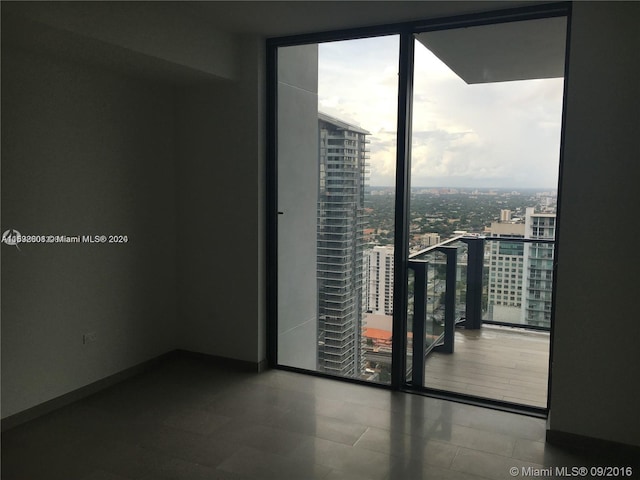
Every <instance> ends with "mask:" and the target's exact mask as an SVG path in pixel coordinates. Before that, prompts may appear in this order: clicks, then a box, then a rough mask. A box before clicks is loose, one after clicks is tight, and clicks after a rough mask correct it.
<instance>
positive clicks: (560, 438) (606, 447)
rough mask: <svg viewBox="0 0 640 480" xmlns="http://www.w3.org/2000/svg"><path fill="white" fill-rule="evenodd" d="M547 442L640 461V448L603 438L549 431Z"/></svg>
mask: <svg viewBox="0 0 640 480" xmlns="http://www.w3.org/2000/svg"><path fill="white" fill-rule="evenodd" d="M546 439H547V442H548V443H550V444H552V445H558V446H566V447H573V448H579V449H581V450H592V451H598V452H607V451H611V452H614V451H615V452H618V453H620V454H623V455H625V456H629V458H638V459H640V446H636V445H629V444H627V443H620V442H614V441H611V440H603V439H601V438H595V437H588V436H586V435H578V434H576V433H568V432H561V431H558V430H547V434H546Z"/></svg>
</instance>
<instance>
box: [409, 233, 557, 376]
mask: <svg viewBox="0 0 640 480" xmlns="http://www.w3.org/2000/svg"><path fill="white" fill-rule="evenodd" d="M553 246H554V240H542V239H525V238H504V237H470V236H458V237H454V238H452V239H450V240H447V241H445V242H442V243H440V244H438V245H435V246H432V247H429V248H427V249H425V250H421V251H420V252H417V253H415V254H414V255H412V256H411V257H410V258H409V269H410V275H409V311H408V322H409V324H408V326H407V327H408V328H407V330H408V332H410V333H409V338H408V342H407V343H408V345H409V349H410V350H408V352H407V354H408V355H410V357H411V359H412V361H411V362H407V363H408V364H410V365H412V367H411V371H409V372H408V378H409V379H410V381H411V382H412V383H413V384H414V385H417V386H424V360H425V359H426V357H427V356H428V355H429V354H430V353H431V352H446V353H453V351H454V338H455V328H456V326H459V327H462V326H464V327H465V329H467V330H478V329H480V328H481V327H482V324H483V323H485V324H493V325H500V326H510V327H518V328H523V329H530V330H543V331H548V330H550V309H551V296H552V288H553V280H552V279H553V272H552V269H553ZM540 258H544V259H545V261H547V263H545V264H544V265H541V264H540V262H539V260H540ZM532 283H533V285H532Z"/></svg>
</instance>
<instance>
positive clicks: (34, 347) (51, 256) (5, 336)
mask: <svg viewBox="0 0 640 480" xmlns="http://www.w3.org/2000/svg"><path fill="white" fill-rule="evenodd" d="M173 130H174V125H173V92H172V89H171V88H168V87H166V86H162V85H158V84H154V83H150V82H140V81H137V80H133V79H130V78H127V77H124V76H122V75H119V74H115V73H110V72H106V71H102V70H95V69H91V68H87V67H83V66H78V65H75V64H72V63H68V62H65V61H59V60H55V59H53V58H43V57H39V56H37V55H34V54H30V53H26V52H21V51H16V50H12V49H8V48H6V47H5V46H4V45H3V51H2V229H3V231H4V230H6V229H8V228H15V229H17V230H18V231H20V232H21V233H23V234H32V235H36V234H52V235H82V234H84V235H96V234H105V235H108V234H125V235H128V237H129V243H127V244H111V245H110V244H104V245H101V244H98V245H96V244H66V245H65V244H46V245H45V244H29V245H22V246H21V247H20V251H18V250H17V249H16V247H13V246H9V245H5V244H3V245H2V248H1V250H2V416H3V417H5V416H7V415H11V414H13V413H16V412H19V411H21V410H24V409H25V408H28V407H31V406H34V405H37V404H39V403H41V402H44V401H46V400H50V399H51V398H54V397H57V396H59V395H62V394H65V393H67V392H69V391H71V390H74V389H76V388H79V387H81V386H84V385H86V384H88V383H91V382H93V381H96V380H99V379H101V378H103V377H106V376H108V375H110V374H113V373H116V372H119V371H121V370H123V369H125V368H127V367H130V366H132V365H135V364H138V363H140V362H143V361H145V360H148V359H150V358H153V357H155V356H157V355H159V354H161V353H163V352H165V351H167V350H168V349H169V348H170V347H171V346H172V341H173V336H174V332H175V327H176V324H175V316H176V299H175V294H174V292H175V274H174V271H175V256H176V233H175V227H176V222H175V183H174V180H173V178H174V164H173V156H172V155H173V153H172V152H173V150H174V143H175V142H174V135H173ZM87 332H95V333H96V334H97V340H96V341H95V342H94V343H90V344H86V345H83V343H82V335H83V334H84V333H87Z"/></svg>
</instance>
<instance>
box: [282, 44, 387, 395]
mask: <svg viewBox="0 0 640 480" xmlns="http://www.w3.org/2000/svg"><path fill="white" fill-rule="evenodd" d="M398 48H399V46H398V37H397V36H385V37H377V38H371V39H359V40H349V41H340V42H328V43H321V44H310V45H302V46H290V47H280V48H279V49H278V57H277V58H278V60H277V62H278V94H277V97H278V104H277V107H278V124H277V125H278V128H277V129H278V139H277V141H278V147H277V152H278V157H277V170H278V195H277V196H278V211H279V215H278V305H277V308H278V363H279V364H280V365H284V366H290V367H296V368H301V369H306V370H314V371H319V372H323V373H326V374H330V375H336V376H340V377H347V378H356V379H361V380H368V381H372V382H380V383H389V382H390V380H391V377H390V375H391V368H390V367H391V351H392V349H391V342H392V333H391V330H392V329H391V325H392V321H391V312H392V309H393V259H394V255H393V237H394V205H395V203H394V199H395V188H394V184H395V161H396V158H395V157H396V151H395V147H396V133H395V130H396V115H397V114H396V99H397V68H398Z"/></svg>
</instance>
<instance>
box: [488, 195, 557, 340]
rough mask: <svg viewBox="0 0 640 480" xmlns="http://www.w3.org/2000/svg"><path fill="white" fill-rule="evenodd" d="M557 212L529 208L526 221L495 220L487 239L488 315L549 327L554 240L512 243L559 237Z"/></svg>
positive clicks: (495, 318)
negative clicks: (491, 237) (490, 239)
mask: <svg viewBox="0 0 640 480" xmlns="http://www.w3.org/2000/svg"><path fill="white" fill-rule="evenodd" d="M555 221H556V216H555V214H554V213H535V210H534V209H533V208H527V209H526V214H525V221H524V223H492V224H491V227H490V228H489V229H488V231H489V234H490V235H491V236H494V237H503V238H504V239H505V240H504V241H503V240H499V241H490V242H487V247H486V248H487V250H486V254H487V263H488V266H489V285H488V302H487V308H486V310H487V314H486V315H487V318H488V319H490V320H494V321H500V322H507V323H521V324H527V325H536V326H544V327H549V326H550V325H551V290H552V284H553V251H554V250H553V243H532V242H527V243H522V242H509V241H508V239H509V238H524V239H536V238H539V239H544V240H553V239H555Z"/></svg>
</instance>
